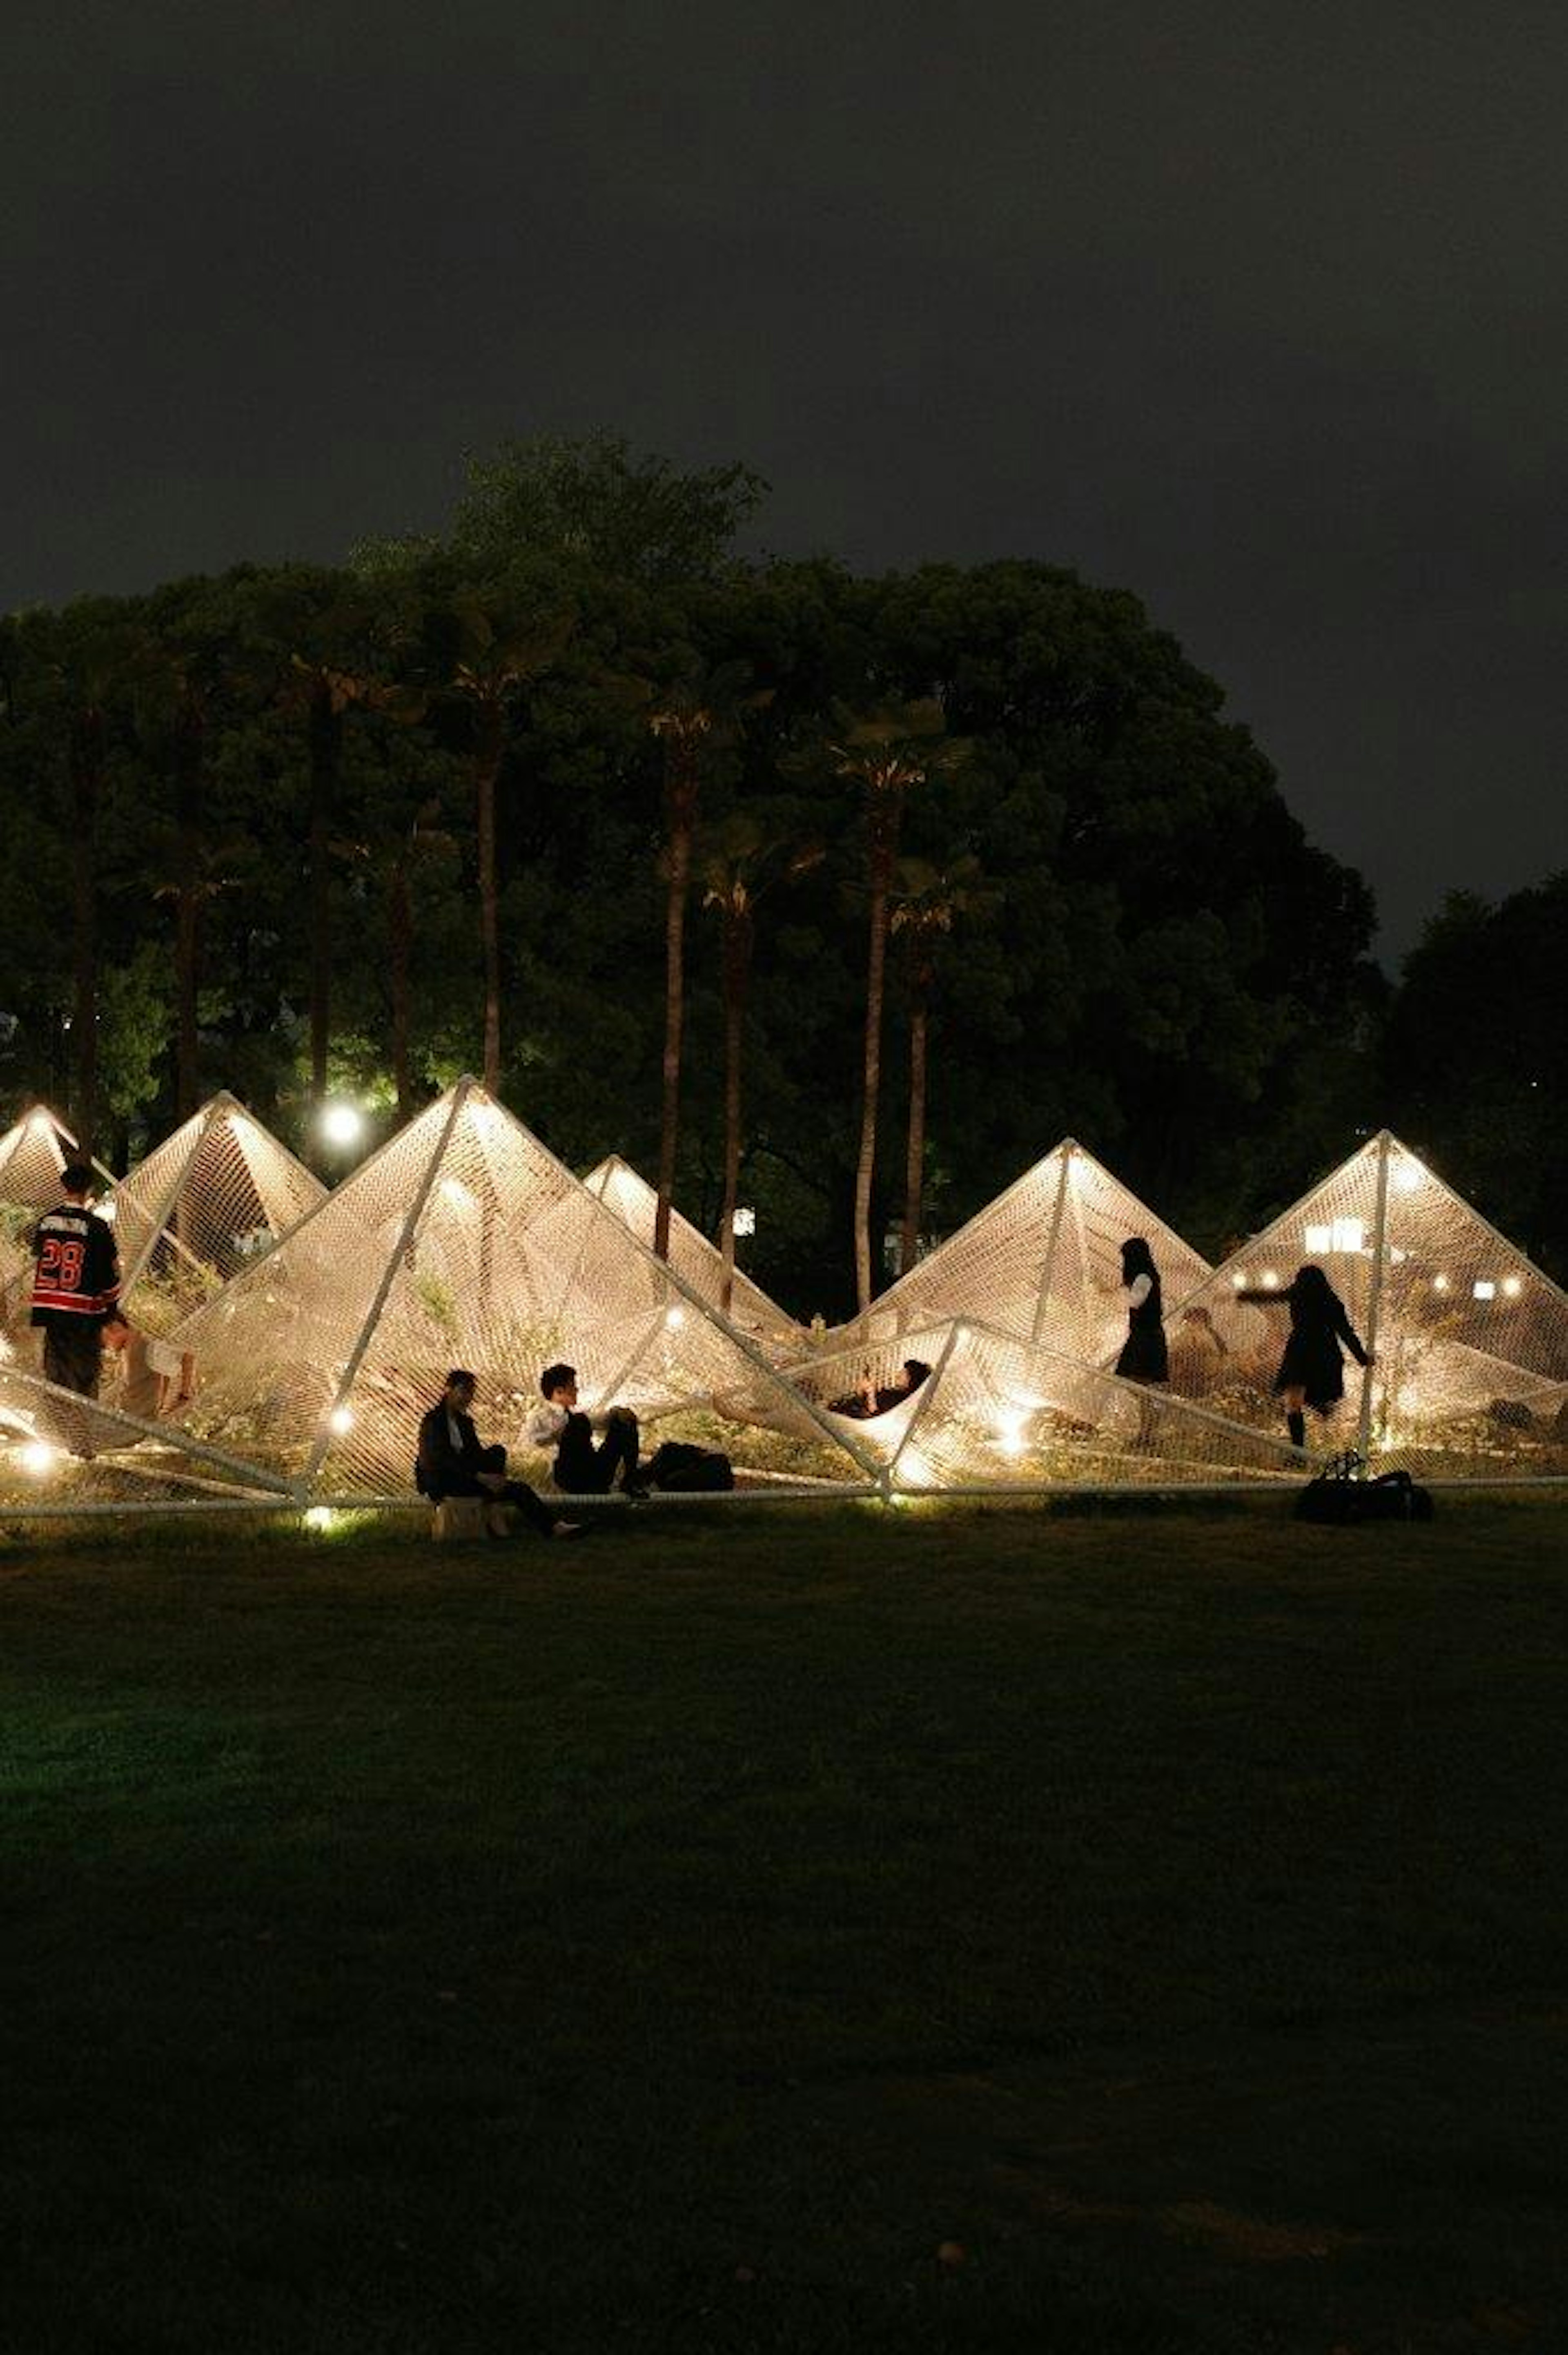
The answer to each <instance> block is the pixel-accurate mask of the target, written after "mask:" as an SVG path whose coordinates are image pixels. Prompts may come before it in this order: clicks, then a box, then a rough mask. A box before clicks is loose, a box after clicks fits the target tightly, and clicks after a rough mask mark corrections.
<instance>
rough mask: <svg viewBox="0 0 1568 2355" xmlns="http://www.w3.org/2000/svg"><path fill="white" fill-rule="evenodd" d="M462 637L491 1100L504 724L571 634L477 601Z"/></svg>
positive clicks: (567, 628)
mask: <svg viewBox="0 0 1568 2355" xmlns="http://www.w3.org/2000/svg"><path fill="white" fill-rule="evenodd" d="M454 610H455V611H456V613H457V616H458V622H459V627H460V632H461V639H460V651H459V658H458V660H457V661H456V662H455V663H454V665H453V666H452V672H451V687H452V689H453V691H454V692H455V693H456V694H457V695H458V696H460V697H461V698H462V700H463V701H464V702H465V703H466V704H467V705H468V707H469V709H470V710H471V714H472V717H473V738H472V751H471V767H472V774H473V787H474V815H475V831H476V835H477V838H478V847H479V933H480V943H481V949H482V957H483V962H484V1049H483V1056H482V1078H483V1082H484V1085H485V1087H486V1088H487V1089H488V1090H489V1092H490V1093H491V1094H492V1095H494V1094H495V1093H496V1092H498V1090H499V1088H500V1086H501V925H500V912H499V900H498V891H497V886H496V858H495V794H496V787H497V784H498V783H499V781H500V777H501V770H502V764H503V762H504V760H505V758H506V738H507V722H508V719H510V717H511V714H512V712H513V711H514V709H515V707H516V705H517V702H518V700H519V698H520V697H521V696H522V694H523V693H524V690H525V689H526V688H527V687H532V686H533V685H535V683H536V682H537V681H538V680H539V679H540V678H542V677H544V676H545V674H546V672H547V671H549V670H551V669H553V668H554V667H555V665H556V662H557V661H558V659H559V657H560V654H561V649H562V647H563V646H564V645H566V642H567V638H568V637H569V636H570V635H571V633H572V629H573V627H574V617H573V616H572V615H571V614H569V613H555V614H550V615H546V616H540V615H537V614H535V615H532V616H530V617H529V618H528V619H527V620H526V621H524V622H522V623H517V622H510V623H502V622H498V621H497V619H496V618H495V617H494V616H493V614H492V613H489V612H488V611H487V610H486V608H485V607H484V605H483V604H482V602H480V600H479V599H477V598H468V599H464V600H463V601H462V602H461V604H459V605H458V606H457V607H456V608H455V609H454Z"/></svg>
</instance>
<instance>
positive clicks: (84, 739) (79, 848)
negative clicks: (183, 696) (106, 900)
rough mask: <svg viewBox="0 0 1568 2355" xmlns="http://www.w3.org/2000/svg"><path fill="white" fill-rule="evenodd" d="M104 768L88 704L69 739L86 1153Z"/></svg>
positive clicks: (77, 1032)
mask: <svg viewBox="0 0 1568 2355" xmlns="http://www.w3.org/2000/svg"><path fill="white" fill-rule="evenodd" d="M102 768H103V714H102V712H101V710H100V709H98V707H97V705H96V704H90V705H89V706H88V708H87V709H85V710H84V711H82V712H81V713H80V714H79V717H78V720H77V725H76V728H75V730H74V731H73V735H72V742H71V818H72V829H73V830H72V839H71V919H72V922H71V930H72V936H73V941H72V945H73V963H74V967H75V990H74V1007H73V1010H72V1014H71V1029H72V1032H73V1034H74V1036H73V1039H72V1045H73V1048H74V1055H75V1064H76V1073H75V1081H74V1085H73V1089H72V1094H73V1097H74V1102H73V1104H72V1113H73V1115H74V1118H75V1123H76V1135H77V1144H78V1146H79V1149H80V1152H81V1154H82V1156H83V1157H84V1158H85V1156H88V1155H89V1154H90V1153H91V1151H92V1148H93V1145H94V1142H95V1139H94V1136H93V1131H94V1129H95V1128H96V1126H97V1124H98V896H97V887H98V873H97V862H98V802H99V789H100V785H101V778H102Z"/></svg>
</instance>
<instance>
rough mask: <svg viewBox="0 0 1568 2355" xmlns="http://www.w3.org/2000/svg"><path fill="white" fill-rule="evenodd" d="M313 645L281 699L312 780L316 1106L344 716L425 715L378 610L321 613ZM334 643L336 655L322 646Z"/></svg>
mask: <svg viewBox="0 0 1568 2355" xmlns="http://www.w3.org/2000/svg"><path fill="white" fill-rule="evenodd" d="M311 634H312V636H313V639H314V640H315V641H316V646H315V647H314V648H313V650H312V651H310V652H309V653H303V654H302V653H300V652H299V651H297V650H296V651H295V652H293V653H291V655H290V657H289V670H288V675H287V679H286V682H285V685H284V688H283V691H282V696H281V700H282V701H283V703H284V705H285V707H286V708H290V709H293V710H295V711H297V712H299V713H301V714H302V716H303V719H304V722H305V743H306V749H307V766H308V772H309V780H310V837H309V842H310V848H309V870H310V902H311V954H310V1008H311V1101H312V1103H313V1105H314V1106H315V1108H316V1110H317V1111H318V1112H319V1111H320V1109H321V1107H322V1105H323V1103H324V1102H325V1101H326V1091H327V1049H328V1044H329V1040H330V1036H331V1028H332V963H333V953H332V838H333V828H334V825H335V823H336V817H337V798H338V794H337V785H338V771H339V766H340V763H341V761H342V756H343V730H344V715H345V714H346V713H347V712H349V711H350V710H353V709H362V710H375V711H387V712H391V713H393V714H394V715H395V716H396V717H397V718H399V719H405V720H409V721H411V720H413V719H418V718H420V717H422V715H423V711H424V704H423V701H422V699H421V698H418V697H416V696H413V695H412V694H411V693H410V691H409V690H408V689H406V688H402V687H398V686H397V685H396V684H395V683H394V681H393V680H391V679H390V678H388V677H386V676H385V675H384V674H383V673H382V672H381V671H380V670H379V668H378V667H377V655H378V654H379V653H380V651H381V649H380V647H379V646H378V645H377V644H376V637H377V631H376V616H375V615H374V614H372V613H370V612H369V610H368V609H366V608H362V607H359V606H353V605H344V606H338V607H334V609H333V610H332V611H331V612H329V613H325V614H323V615H322V616H321V617H320V618H319V620H318V621H317V622H316V623H315V626H314V627H313V631H312V633H311ZM322 647H328V648H331V649H333V652H332V653H331V654H326V653H323V652H322V651H320V649H321V648H322Z"/></svg>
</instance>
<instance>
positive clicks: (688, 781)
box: [653, 740, 697, 1259]
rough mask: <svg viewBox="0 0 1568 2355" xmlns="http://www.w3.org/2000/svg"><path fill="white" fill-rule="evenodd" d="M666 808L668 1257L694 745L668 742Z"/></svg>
mask: <svg viewBox="0 0 1568 2355" xmlns="http://www.w3.org/2000/svg"><path fill="white" fill-rule="evenodd" d="M670 760H671V768H670V783H669V794H668V808H669V858H670V881H669V890H668V891H667V892H666V894H665V899H664V1057H663V1066H662V1088H661V1092H660V1102H659V1201H658V1207H657V1209H655V1211H654V1213H653V1250H654V1253H655V1255H656V1256H657V1257H658V1258H660V1259H668V1258H669V1256H670V1212H671V1207H672V1205H673V1201H674V1199H675V1156H676V1150H677V1146H678V1145H679V1141H680V1127H681V1033H682V1030H683V1027H684V1023H685V1016H686V969H685V942H686V895H687V892H688V890H690V887H691V877H692V833H693V829H694V826H695V824H696V805H697V761H696V753H695V751H694V749H693V747H692V746H691V745H690V744H688V743H685V742H683V741H679V740H677V741H675V742H674V743H673V744H672V747H671V753H670Z"/></svg>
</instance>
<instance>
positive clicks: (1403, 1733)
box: [0, 1497, 1568, 2355]
mask: <svg viewBox="0 0 1568 2355" xmlns="http://www.w3.org/2000/svg"><path fill="white" fill-rule="evenodd" d="M1284 1511H1285V1508H1284V1507H1283V1505H1282V1504H1281V1503H1280V1502H1279V1501H1277V1500H1274V1499H1269V1500H1266V1501H1265V1502H1263V1503H1261V1504H1257V1505H1250V1506H1243V1505H1239V1504H1238V1505H1235V1506H1232V1507H1228V1508H1220V1507H1206V1508H1198V1507H1195V1506H1194V1507H1189V1508H1186V1509H1184V1510H1168V1511H1165V1512H1160V1511H1158V1510H1150V1509H1147V1508H1145V1509H1142V1510H1139V1511H1136V1512H1134V1511H1122V1512H1117V1513H1108V1512H1107V1513H1092V1512H1086V1511H1082V1510H1080V1511H1077V1512H1063V1511H1054V1512H1047V1511H1045V1510H1043V1509H1038V1508H1033V1509H1032V1508H1019V1507H1013V1508H999V1509H994V1510H989V1511H980V1510H975V1509H968V1508H963V1509H958V1508H949V1509H947V1510H943V1509H940V1508H919V1509H916V1510H908V1511H896V1512H889V1511H885V1510H880V1509H877V1508H865V1507H853V1506H847V1505H843V1504H838V1505H833V1506H831V1507H824V1508H820V1509H818V1508H809V1509H804V1510H799V1511H789V1510H787V1509H783V1508H763V1509H759V1510H750V1509H745V1508H720V1509H718V1510H717V1511H710V1512H707V1513H705V1512H703V1511H702V1509H701V1508H692V1509H689V1510H676V1511H664V1510H659V1511H653V1512H647V1513H640V1514H636V1515H633V1516H631V1517H629V1518H627V1519H624V1520H619V1521H617V1523H616V1524H615V1526H614V1527H613V1528H610V1529H602V1530H600V1531H599V1532H597V1533H596V1534H595V1535H594V1536H593V1537H592V1538H591V1539H590V1540H588V1542H587V1543H585V1544H582V1545H577V1546H560V1545H557V1546H550V1545H546V1544H541V1543H539V1542H537V1541H530V1540H522V1541H519V1542H517V1543H516V1544H514V1545H513V1546H511V1547H504V1548H503V1547H499V1546H493V1547H491V1548H489V1549H488V1550H484V1549H474V1550H457V1549H450V1548H448V1549H437V1548H434V1547H431V1546H429V1545H428V1544H427V1543H425V1542H424V1540H423V1539H422V1537H416V1536H414V1535H413V1534H411V1533H410V1531H409V1530H408V1529H400V1530H394V1531H388V1530H387V1529H385V1528H379V1529H368V1530H362V1529H355V1528H350V1529H348V1530H346V1531H345V1532H342V1533H336V1532H334V1533H329V1534H311V1533H297V1532H293V1531H288V1532H278V1531H267V1530H257V1529H251V1528H249V1527H247V1526H244V1525H240V1526H236V1525H233V1524H230V1523H227V1522H225V1523H208V1524H207V1525H205V1526H198V1527H194V1528H181V1529H176V1530H171V1529H154V1530H149V1531H143V1532H136V1533H132V1532H130V1531H121V1532H117V1533H116V1534H115V1535H114V1536H113V1537H112V1538H106V1537H105V1536H104V1535H103V1533H102V1531H101V1530H99V1531H96V1532H95V1531H91V1530H89V1531H87V1532H85V1533H83V1532H69V1533H65V1532H60V1531H58V1529H57V1530H56V1531H54V1532H40V1531H39V1530H37V1529H24V1528H21V1527H18V1526H16V1525H11V1526H10V1527H8V1528H7V1529H5V1530H4V1531H3V1532H0V1906H3V1909H4V1920H3V1923H0V2218H3V2219H4V2227H3V2229H4V2236H5V2266H4V2270H3V2272H0V2350H4V2355H63V2350H72V2355H74V2350H82V2355H88V2350H90V2355H154V2350H158V2355H162V2350H179V2355H185V2350H191V2351H192V2355H195V2351H196V2350H200V2355H246V2350H268V2355H272V2350H277V2355H285V2350H287V2355H317V2350H321V2355H327V2350H332V2351H333V2355H362V2350H363V2355H369V2350H375V2355H403V2350H409V2355H411V2351H412V2350H421V2355H423V2350H430V2355H469V2350H481V2349H482V2350H490V2349H501V2348H505V2349H508V2350H512V2349H518V2350H534V2349H536V2350H541V2355H577V2350H600V2349H604V2350H621V2349H624V2350H670V2355H705V2350H725V2355H742V2350H799V2355H818V2350H823V2355H831V2351H832V2350H846V2355H847V2350H857V2355H861V2351H862V2350H882V2349H894V2348H898V2349H915V2350H922V2349H952V2350H1004V2349H1005V2350H1013V2349H1020V2350H1023V2349H1027V2350H1042V2355H1044V2350H1076V2349H1080V2348H1082V2349H1093V2350H1107V2355H1134V2350H1136V2355H1168V2351H1169V2355H1175V2351H1176V2350H1181V2355H1233V2351H1234V2355H1266V2350H1287V2355H1295V2350H1304V2355H1305V2350H1312V2355H1331V2350H1340V2355H1344V2350H1353V2355H1399V2350H1428V2349H1431V2350H1472V2349H1474V2350H1509V2349H1514V2348H1524V2349H1537V2350H1561V2349H1563V2348H1564V2347H1568V2232H1564V2228H1563V2217H1564V2209H1565V2206H1568V2067H1565V2063H1568V1994H1565V1992H1564V1984H1565V1975H1564V1962H1565V1951H1568V1916H1565V1909H1564V1904H1563V1885H1564V1863H1563V1859H1564V1855H1565V1853H1568V1745H1565V1743H1564V1738H1563V1730H1564V1716H1565V1710H1568V1549H1565V1548H1564V1544H1563V1535H1564V1530H1565V1529H1568V1505H1556V1504H1552V1503H1549V1502H1540V1501H1537V1502H1527V1503H1511V1504H1510V1503H1507V1502H1502V1501H1489V1500H1485V1499H1481V1498H1475V1497H1473V1498H1469V1499H1464V1500H1454V1499H1452V1498H1447V1497H1446V1498H1444V1499H1442V1500H1441V1502H1440V1507H1439V1512H1440V1518H1439V1519H1438V1520H1437V1521H1436V1523H1435V1524H1434V1525H1433V1526H1431V1527H1430V1528H1425V1529H1423V1528H1414V1529H1378V1530H1357V1531H1349V1532H1336V1531H1330V1530H1323V1529H1304V1528H1298V1527H1297V1526H1296V1525H1294V1524H1292V1523H1291V1522H1290V1521H1289V1520H1288V1519H1287V1518H1283V1516H1284Z"/></svg>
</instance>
